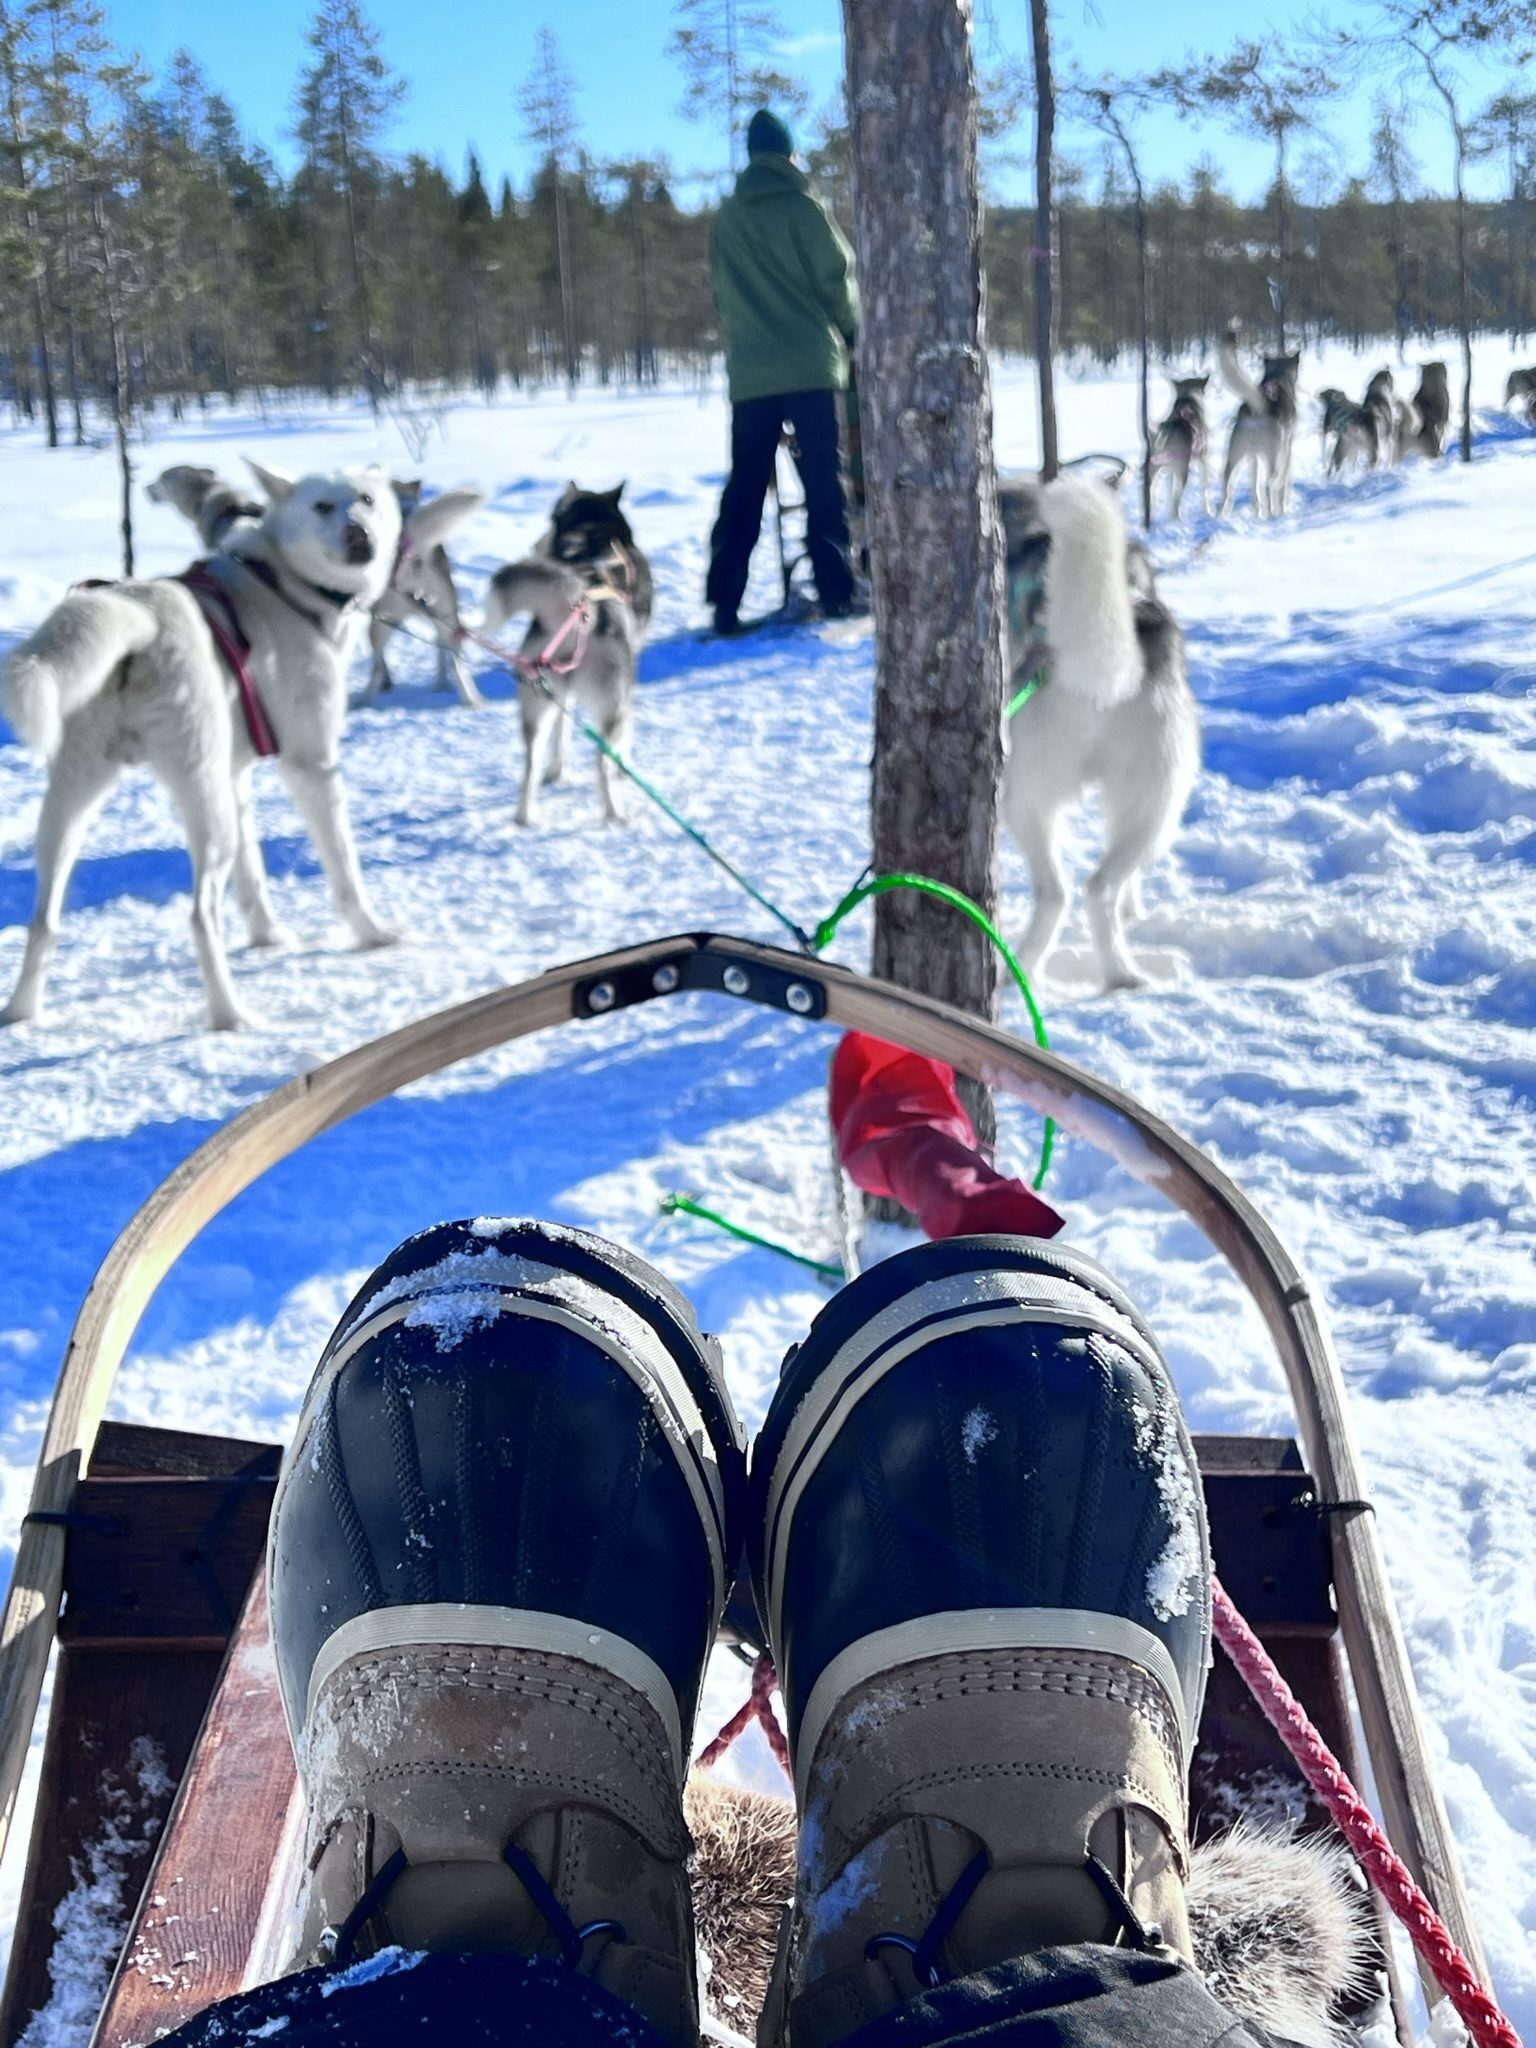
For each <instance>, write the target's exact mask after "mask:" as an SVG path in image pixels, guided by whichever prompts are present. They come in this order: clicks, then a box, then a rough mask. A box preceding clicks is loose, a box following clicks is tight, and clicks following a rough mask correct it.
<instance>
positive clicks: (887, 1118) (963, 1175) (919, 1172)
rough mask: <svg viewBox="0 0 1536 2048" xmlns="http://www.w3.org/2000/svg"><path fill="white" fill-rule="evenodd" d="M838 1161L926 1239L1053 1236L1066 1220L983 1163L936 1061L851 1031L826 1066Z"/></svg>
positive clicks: (950, 1080) (951, 1074)
mask: <svg viewBox="0 0 1536 2048" xmlns="http://www.w3.org/2000/svg"><path fill="white" fill-rule="evenodd" d="M832 1129H833V1132H834V1134H835V1135H836V1138H837V1156H838V1158H839V1159H840V1160H841V1161H842V1163H843V1166H844V1168H845V1170H846V1171H847V1173H848V1175H849V1177H850V1178H851V1179H852V1181H853V1183H854V1185H855V1186H856V1187H859V1188H862V1189H863V1191H864V1193H865V1194H866V1195H890V1196H893V1197H894V1198H895V1199H896V1200H897V1201H898V1202H900V1203H901V1205H902V1207H903V1208H904V1209H910V1210H911V1212H912V1214H913V1215H914V1216H915V1217H916V1218H917V1220H918V1223H919V1224H920V1225H921V1226H922V1229H923V1230H924V1232H925V1233H926V1234H927V1235H928V1236H929V1237H971V1236H976V1235H979V1234H982V1233H985V1232H990V1231H1006V1232H1008V1233H1010V1234H1011V1235H1013V1236H1016V1237H1054V1236H1055V1235H1056V1233H1057V1231H1058V1230H1060V1229H1061V1227H1062V1224H1063V1221H1064V1218H1062V1217H1060V1216H1058V1215H1057V1213H1056V1211H1055V1210H1054V1209H1053V1208H1052V1207H1051V1205H1050V1204H1049V1202H1044V1201H1042V1200H1041V1199H1040V1197H1039V1196H1038V1195H1037V1194H1035V1192H1034V1191H1033V1189H1031V1188H1027V1187H1026V1186H1025V1185H1024V1183H1023V1182H1022V1181H1020V1180H1009V1179H1008V1178H1007V1177H1006V1175H1004V1174H1001V1173H997V1172H995V1171H994V1169H993V1168H992V1167H990V1166H989V1165H988V1164H987V1162H986V1160H985V1159H983V1158H982V1156H981V1152H980V1150H979V1148H978V1146H977V1143H976V1131H975V1128H974V1126H973V1125H972V1123H971V1120H970V1118H969V1117H968V1116H967V1115H966V1113H965V1110H964V1109H963V1108H962V1106H961V1103H960V1098H959V1096H958V1095H957V1094H956V1093H955V1070H954V1068H953V1067H947V1066H945V1065H944V1063H943V1061H942V1060H930V1059H924V1057H923V1056H922V1054H921V1053H915V1052H906V1051H904V1050H903V1049H902V1048H901V1047H900V1046H895V1045H887V1044H885V1042H884V1041H883V1040H882V1039H879V1038H870V1037H867V1036H866V1035H865V1033H863V1032H862V1031H850V1032H848V1033H847V1034H846V1036H845V1037H844V1039H843V1042H842V1044H841V1045H840V1046H839V1047H838V1048H837V1052H836V1053H835V1055H834V1056H833V1060H832Z"/></svg>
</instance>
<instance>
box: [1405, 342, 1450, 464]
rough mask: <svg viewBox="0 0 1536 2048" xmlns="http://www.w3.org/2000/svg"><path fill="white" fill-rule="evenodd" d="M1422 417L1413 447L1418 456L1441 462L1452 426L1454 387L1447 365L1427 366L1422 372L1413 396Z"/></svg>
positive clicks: (1416, 411)
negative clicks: (1452, 391) (1452, 389)
mask: <svg viewBox="0 0 1536 2048" xmlns="http://www.w3.org/2000/svg"><path fill="white" fill-rule="evenodd" d="M1413 409H1414V411H1415V413H1417V415H1418V420H1419V427H1418V432H1417V433H1416V434H1415V435H1414V436H1413V439H1412V441H1411V442H1410V443H1409V446H1410V448H1411V449H1412V451H1413V452H1414V453H1415V454H1416V455H1425V456H1428V457H1429V459H1430V460H1431V461H1432V462H1438V461H1439V459H1440V457H1441V456H1442V455H1443V454H1444V453H1445V436H1446V433H1447V430H1448V429H1449V427H1450V424H1451V385H1450V378H1449V376H1448V375H1447V373H1446V367H1445V365H1444V363H1425V364H1424V366H1423V368H1422V369H1421V370H1420V372H1419V388H1418V390H1417V391H1415V393H1414V394H1413Z"/></svg>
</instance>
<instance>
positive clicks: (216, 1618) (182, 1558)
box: [59, 1473, 277, 1651]
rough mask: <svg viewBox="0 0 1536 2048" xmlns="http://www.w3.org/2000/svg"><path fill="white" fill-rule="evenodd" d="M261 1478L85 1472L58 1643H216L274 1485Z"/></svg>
mask: <svg viewBox="0 0 1536 2048" xmlns="http://www.w3.org/2000/svg"><path fill="white" fill-rule="evenodd" d="M276 1483H277V1482H276V1475H275V1473H274V1474H273V1475H271V1476H268V1477H247V1478H243V1479H242V1478H240V1477H238V1476H237V1477H233V1478H224V1479H160V1478H153V1479H148V1478H146V1479H137V1478H126V1479H97V1478H95V1477H92V1478H89V1479H83V1480H82V1481H81V1482H80V1487H79V1490H78V1492H77V1494H76V1496H75V1505H76V1510H77V1512H78V1513H80V1514H81V1515H82V1516H85V1515H88V1516H89V1517H90V1518H91V1519H90V1520H89V1521H88V1522H87V1521H81V1522H79V1523H77V1524H76V1526H75V1527H74V1528H73V1529H71V1530H70V1532H69V1565H68V1586H69V1601H68V1605H67V1607H66V1609H65V1612H64V1615H63V1618H62V1620H61V1621H60V1623H59V1640H60V1641H61V1642H68V1643H79V1642H84V1641H87V1640H90V1641H95V1642H99V1643H102V1644H106V1643H122V1644H124V1645H125V1646H126V1645H129V1644H140V1645H143V1646H146V1647H147V1646H148V1645H149V1644H151V1643H153V1642H155V1641H157V1640H158V1641H165V1642H180V1643H186V1642H199V1643H203V1644H205V1645H206V1644H211V1645H212V1647H214V1648H215V1649H218V1650H220V1651H222V1649H223V1647H224V1644H225V1643H226V1641H227V1640H228V1637H229V1633H230V1630H231V1629H232V1628H233V1626H234V1623H235V1617H236V1616H237V1615H238V1613H239V1612H240V1609H241V1607H242V1605H243V1604H244V1602H245V1596H246V1593H247V1591H248V1589H249V1587H250V1583H251V1571H252V1567H253V1563H254V1560H255V1559H256V1558H257V1557H258V1556H259V1555H260V1552H261V1547H262V1543H263V1540H264V1538H265V1535H266V1528H267V1519H268V1516H269V1515H270V1513H271V1508H272V1496H273V1492H274V1490H275V1488H276Z"/></svg>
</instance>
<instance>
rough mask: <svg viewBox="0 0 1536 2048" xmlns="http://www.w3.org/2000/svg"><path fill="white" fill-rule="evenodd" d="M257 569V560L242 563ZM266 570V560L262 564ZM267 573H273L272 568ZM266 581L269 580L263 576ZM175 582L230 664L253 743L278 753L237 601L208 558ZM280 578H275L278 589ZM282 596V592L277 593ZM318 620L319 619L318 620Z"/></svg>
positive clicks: (269, 752) (261, 749)
mask: <svg viewBox="0 0 1536 2048" xmlns="http://www.w3.org/2000/svg"><path fill="white" fill-rule="evenodd" d="M243 566H244V567H246V568H248V569H254V568H255V567H256V564H255V563H252V562H247V563H245V564H244V565H243ZM260 566H261V567H262V568H263V569H266V567H267V565H266V563H265V562H263V563H262V564H261V565H260ZM267 575H268V576H271V575H272V572H271V570H270V569H268V570H267ZM261 580H262V581H263V582H265V581H266V580H267V578H266V577H265V576H264V577H262V579H261ZM171 581H172V582H173V583H184V584H185V585H186V586H187V588H188V590H190V591H191V593H192V595H193V596H194V597H195V598H196V599H197V603H198V609H199V610H200V611H201V612H202V615H203V617H204V618H205V619H206V620H207V621H208V630H209V632H210V633H212V635H213V640H214V645H215V646H216V647H217V648H218V650H219V652H220V654H222V655H223V657H224V659H225V661H226V662H227V663H228V665H229V668H230V672H231V673H232V674H233V676H234V678H235V686H236V688H237V689H238V690H239V692H240V709H241V710H242V711H243V712H244V713H245V729H246V731H247V732H248V733H249V734H250V737H251V745H252V747H254V748H255V750H256V752H257V753H258V754H259V755H261V756H263V757H264V758H265V757H270V756H271V755H273V754H275V753H276V752H277V750H278V749H277V737H276V735H275V734H274V732H273V730H272V724H271V721H270V719H269V718H268V717H267V709H266V706H265V705H264V704H263V703H262V701H261V692H260V690H258V689H257V687H256V678H255V676H254V675H252V673H251V643H250V641H249V640H247V639H246V637H245V633H244V631H243V630H242V628H241V625H240V615H239V613H238V612H237V611H236V610H235V606H234V600H233V599H232V598H231V596H230V594H229V592H228V591H227V590H226V589H225V588H224V585H223V584H222V583H221V582H220V581H219V579H218V577H217V576H215V575H214V573H213V571H212V569H210V567H209V566H208V563H207V562H206V561H203V562H194V563H193V564H192V566H191V568H190V569H183V570H182V572H181V574H180V575H179V576H173V577H172V578H171ZM276 586H277V579H276V577H275V576H273V577H272V587H273V588H274V589H276ZM278 595H279V596H281V595H282V593H281V591H279V592H278ZM317 623H318V621H317Z"/></svg>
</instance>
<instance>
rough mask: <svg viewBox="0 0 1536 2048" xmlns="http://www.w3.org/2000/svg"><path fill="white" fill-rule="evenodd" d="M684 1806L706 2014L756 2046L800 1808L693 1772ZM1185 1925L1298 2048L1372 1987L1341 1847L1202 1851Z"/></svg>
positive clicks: (1247, 2003)
mask: <svg viewBox="0 0 1536 2048" xmlns="http://www.w3.org/2000/svg"><path fill="white" fill-rule="evenodd" d="M686 1805H687V1814H688V1825H689V1827H690V1828H691V1829H692V1831H693V1839H694V1864H693V1897H694V1910H695V1914H696V1917H697V1924H698V1939H699V1947H700V1949H701V1951H702V1962H703V1966H704V1968H705V1969H706V1971H707V1974H708V2003H709V2006H710V2009H711V2010H712V2011H713V2012H714V2013H715V2014H716V2015H717V2016H718V2018H719V2019H720V2020H721V2021H722V2022H723V2023H724V2025H725V2026H726V2027H728V2028H729V2029H730V2030H731V2031H732V2032H733V2033H736V2034H741V2035H745V2036H746V2038H747V2039H748V2040H749V2041H750V2040H752V2039H753V2038H754V2036H755V2033H756V2028H757V2016H758V2014H759V2012H760V2011H761V2010H762V2004H763V1998H764V1995H765V1993H766V1990H767V1986H768V1972H769V1970H770V1969H771V1967H772V1964H773V1954H774V1948H775V1946H776V1944H777V1941H778V1935H779V1922H780V1919H781V1917H782V1915H783V1911H784V1908H785V1906H786V1905H788V1903H789V1900H790V1896H791V1894H792V1893H793V1891H794V1886H795V1815H794V1808H793V1807H792V1806H791V1805H790V1804H789V1802H788V1801H787V1800H783V1799H770V1798H768V1797H766V1796H765V1795H764V1794H762V1793H760V1792H743V1791H740V1790H738V1789H737V1788H736V1787H734V1786H731V1785H725V1784H722V1783H720V1782H719V1781H718V1780H717V1779H714V1778H711V1777H709V1776H707V1775H706V1774H705V1773H703V1772H699V1771H695V1772H694V1774H693V1775H692V1777H691V1778H690V1779H689V1781H688V1791H687V1801H686ZM1189 1918H1190V1928H1191V1932H1192V1933H1193V1936H1194V1943H1195V1959H1196V1962H1197V1963H1198V1964H1199V1967H1200V1970H1201V1972H1202V1974H1203V1975H1204V1977H1205V1981H1206V1983H1207V1985H1208V1986H1209V1988H1210V1990H1211V1992H1212V1993H1213V1994H1214V1996H1215V1997H1217V1998H1219V1999H1220V2000H1221V2001H1222V2003H1223V2004H1224V2005H1226V2006H1228V2007H1230V2008H1231V2010H1232V2011H1233V2012H1234V2013H1236V2014H1238V2015H1239V2016H1240V2017H1242V2018H1243V2019H1248V2020H1252V2021H1254V2022H1255V2023H1256V2024H1257V2025H1259V2026H1261V2027H1262V2028H1263V2029H1264V2030H1265V2032H1266V2033H1268V2034H1270V2035H1272V2036H1275V2037H1277V2038H1278V2039H1280V2040H1283V2041H1289V2042H1295V2043H1297V2044H1299V2048H1337V2044H1338V2043H1339V2041H1340V2040H1341V2038H1342V2035H1341V2031H1340V2029H1339V2026H1338V2024H1337V2009H1338V2004H1339V2001H1340V1999H1341V1998H1344V1997H1346V1996H1347V1995H1349V1994H1350V1993H1352V1992H1356V1991H1360V1990H1362V1989H1364V1988H1365V1987H1366V1986H1367V1985H1368V1983H1369V1980H1370V1976H1371V1970H1370V1960H1369V1959H1370V1955H1371V1950H1372V1945H1373V1937H1372V1934H1371V1930H1370V1926H1369V1922H1368V1919H1367V1915H1366V1910H1365V1898H1364V1893H1363V1891H1362V1888H1361V1884H1360V1881H1359V1878H1358V1875H1357V1873H1356V1870H1355V1866H1354V1864H1353V1862H1352V1861H1351V1860H1350V1858H1349V1856H1348V1854H1347V1853H1346V1852H1345V1850H1344V1849H1343V1847H1342V1846H1341V1845H1340V1844H1338V1843H1337V1842H1333V1841H1330V1840H1329V1839H1328V1838H1327V1837H1321V1838H1319V1837H1316V1836H1313V1837H1308V1838H1302V1837H1299V1836H1295V1835H1290V1834H1285V1833H1267V1832H1262V1831H1260V1830H1258V1829H1254V1828H1247V1827H1237V1828H1234V1829H1233V1830H1232V1832H1231V1833H1230V1834H1225V1835H1221V1836H1218V1837H1217V1838H1216V1839H1215V1840H1213V1841H1209V1842H1206V1843H1203V1844H1202V1845H1201V1846H1200V1847H1198V1848H1197V1849H1196V1850H1195V1852H1194V1857H1193V1867H1192V1871H1191V1876H1190V1884H1189Z"/></svg>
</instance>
